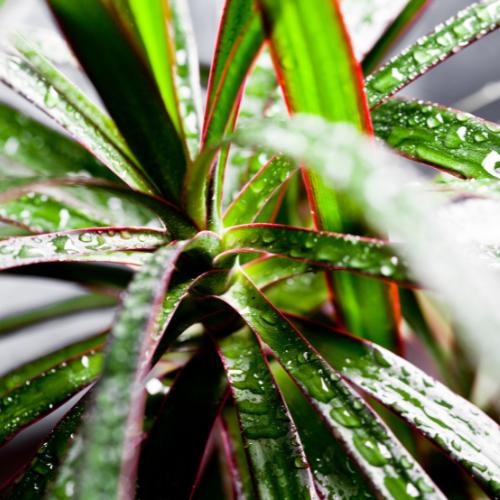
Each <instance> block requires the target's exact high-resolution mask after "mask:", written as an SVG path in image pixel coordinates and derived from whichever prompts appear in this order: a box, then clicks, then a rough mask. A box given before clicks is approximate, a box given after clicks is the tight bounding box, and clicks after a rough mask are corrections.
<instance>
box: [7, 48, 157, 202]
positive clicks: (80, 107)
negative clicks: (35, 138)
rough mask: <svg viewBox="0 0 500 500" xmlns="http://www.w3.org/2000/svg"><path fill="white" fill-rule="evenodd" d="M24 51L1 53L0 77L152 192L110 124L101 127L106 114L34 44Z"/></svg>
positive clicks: (110, 164) (130, 181)
mask: <svg viewBox="0 0 500 500" xmlns="http://www.w3.org/2000/svg"><path fill="white" fill-rule="evenodd" d="M23 54H24V55H25V56H29V60H28V61H27V60H25V59H22V58H20V57H18V56H13V55H3V56H2V60H1V61H0V79H1V80H2V81H3V82H4V83H5V84H7V85H8V86H9V87H12V89H13V90H15V91H16V92H18V93H19V94H21V95H22V96H23V97H25V98H26V99H27V100H28V101H30V102H32V103H33V104H35V105H36V106H37V107H38V108H39V109H41V110H42V111H43V112H44V113H46V114H47V115H49V116H50V117H51V118H52V119H53V120H55V121H56V122H57V123H58V124H59V125H61V126H62V127H64V128H65V129H66V130H67V131H68V133H69V134H70V135H72V136H73V138H74V139H75V140H77V141H78V142H80V143H81V144H82V145H83V146H84V147H85V148H87V149H88V150H89V151H91V152H92V153H93V154H94V155H95V156H96V158H97V159H98V160H100V161H101V162H102V163H103V164H104V165H106V167H108V168H109V169H110V170H111V171H112V172H113V173H114V174H115V175H116V176H117V177H119V178H120V179H121V180H122V181H123V182H125V183H126V184H127V185H129V186H130V187H131V188H133V189H137V190H139V191H144V192H147V193H153V192H155V188H154V186H153V184H152V183H151V182H150V181H149V180H148V179H147V177H146V176H145V175H144V174H143V173H142V171H141V170H140V168H139V167H137V164H136V163H135V160H133V159H131V157H130V156H129V155H127V153H126V152H124V150H123V147H122V145H121V144H120V143H117V139H115V138H114V137H113V138H112V137H110V135H111V134H112V132H110V131H109V127H111V125H109V126H108V127H106V128H105V129H104V128H103V127H104V126H105V125H103V123H102V121H105V120H109V118H106V117H105V116H102V112H100V111H99V110H98V109H97V108H96V107H95V105H93V104H91V103H90V101H89V100H88V98H87V97H85V96H84V94H82V93H81V92H80V91H79V90H78V89H77V88H76V87H75V86H74V85H73V84H72V83H71V82H69V81H68V80H67V79H65V77H63V76H62V75H61V74H60V73H59V72H58V71H57V70H56V69H55V68H54V67H53V66H52V65H51V64H50V63H49V62H48V61H47V60H46V59H45V58H44V57H43V55H42V54H40V53H38V52H36V50H35V49H34V48H32V47H29V48H26V50H25V51H24V52H23ZM96 119H97V123H96V121H95V120H96Z"/></svg>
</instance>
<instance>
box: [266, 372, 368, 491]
mask: <svg viewBox="0 0 500 500" xmlns="http://www.w3.org/2000/svg"><path fill="white" fill-rule="evenodd" d="M273 374H274V376H275V377H276V381H277V382H278V385H279V387H280V389H281V390H282V391H283V394H284V396H285V400H286V403H287V405H288V407H289V408H290V412H291V413H292V416H293V420H294V421H295V423H296V424H297V429H298V431H299V434H300V438H301V440H302V442H303V443H304V448H305V450H306V455H307V458H308V460H309V461H310V462H311V463H312V464H314V467H313V474H314V480H315V483H316V485H317V487H318V489H319V492H320V494H321V495H322V497H323V498H351V499H358V498H375V497H374V496H373V494H372V493H371V492H370V490H369V488H368V486H367V484H366V481H365V479H364V478H363V476H362V475H361V473H360V472H359V471H358V470H357V468H356V466H355V465H354V463H353V462H352V460H351V459H350V458H349V457H348V456H346V453H345V451H344V450H343V449H342V447H341V446H340V445H339V444H338V443H337V441H336V440H335V438H334V437H333V436H332V434H331V432H330V430H329V429H328V427H327V426H326V425H325V424H324V422H322V420H321V418H320V417H319V415H318V414H317V413H316V412H315V411H314V409H313V408H311V406H310V405H309V402H308V401H307V399H306V398H305V397H304V395H303V394H302V393H301V392H300V390H299V389H298V388H297V386H296V385H295V384H294V383H293V381H292V380H291V379H290V377H288V376H287V374H286V372H285V371H284V370H283V368H281V367H280V366H279V365H278V364H276V363H275V364H273Z"/></svg>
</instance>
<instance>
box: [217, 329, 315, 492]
mask: <svg viewBox="0 0 500 500" xmlns="http://www.w3.org/2000/svg"><path fill="white" fill-rule="evenodd" d="M219 347H220V353H221V356H222V361H223V363H224V367H225V370H226V373H227V377H228V380H229V386H230V388H231V393H232V395H233V398H234V401H235V405H236V408H237V410H238V414H239V421H240V425H241V430H242V433H243V436H244V439H245V443H246V446H247V453H248V457H249V461H250V465H251V468H252V471H253V474H254V477H255V481H256V486H257V490H258V492H259V497H261V498H286V497H291V498H314V497H315V493H314V486H313V479H312V475H311V469H310V465H309V463H308V462H307V460H306V457H305V454H304V450H303V448H302V443H301V442H300V439H299V437H298V434H297V430H296V429H295V425H294V423H293V421H292V420H291V417H290V414H289V412H288V409H287V408H286V406H285V404H284V402H283V399H282V397H281V394H280V393H279V391H278V389H277V387H276V383H275V381H274V379H273V377H272V375H271V373H270V371H269V367H268V366H267V363H266V360H265V358H264V354H263V352H262V351H261V347H260V346H259V343H258V341H257V339H256V338H255V337H254V336H253V334H252V333H251V332H250V331H248V330H247V329H244V330H241V331H239V332H236V333H233V334H232V335H230V336H229V337H227V338H225V339H223V340H221V341H220V342H219ZM277 471H279V473H277Z"/></svg>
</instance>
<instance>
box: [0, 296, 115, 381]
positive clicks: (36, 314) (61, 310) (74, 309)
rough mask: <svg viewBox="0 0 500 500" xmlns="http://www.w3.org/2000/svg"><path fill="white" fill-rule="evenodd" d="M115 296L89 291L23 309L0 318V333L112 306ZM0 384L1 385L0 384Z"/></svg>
mask: <svg viewBox="0 0 500 500" xmlns="http://www.w3.org/2000/svg"><path fill="white" fill-rule="evenodd" d="M115 305H116V298H114V297H108V296H106V295H100V294H97V293H91V294H88V295H82V296H80V297H74V298H70V299H65V300H61V301H59V302H53V303H50V304H48V305H44V306H41V307H37V308H34V309H28V310H24V311H23V312H22V313H15V314H10V315H8V316H3V317H1V318H0V335H4V334H6V333H12V332H14V331H16V330H20V329H22V328H27V327H28V326H32V325H36V324H39V323H41V322H43V321H50V320H52V319H55V318H61V317H63V316H68V315H71V314H76V313H79V312H84V311H90V310H94V309H100V308H107V307H113V306H115ZM0 386H1V385H0Z"/></svg>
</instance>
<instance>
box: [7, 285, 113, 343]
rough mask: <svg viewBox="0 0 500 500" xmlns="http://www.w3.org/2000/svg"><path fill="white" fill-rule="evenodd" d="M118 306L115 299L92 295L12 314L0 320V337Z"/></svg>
mask: <svg viewBox="0 0 500 500" xmlns="http://www.w3.org/2000/svg"><path fill="white" fill-rule="evenodd" d="M115 305H116V299H115V298H114V297H108V296H106V295H100V294H97V293H92V294H89V295H82V296H81V297H74V298H71V299H65V300H61V301H59V302H54V303H51V304H48V305H45V306H41V307H37V308H35V309H29V310H24V311H23V312H22V313H15V314H10V315H8V316H3V317H1V318H0V335H3V334H5V333H12V332H13V331H16V330H20V329H22V328H26V327H28V326H31V325H35V324H38V323H41V322H43V321H50V320H52V319H57V318H61V317H63V316H68V315H71V314H76V313H79V312H83V311H90V310H95V309H100V308H106V307H113V306H115Z"/></svg>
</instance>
